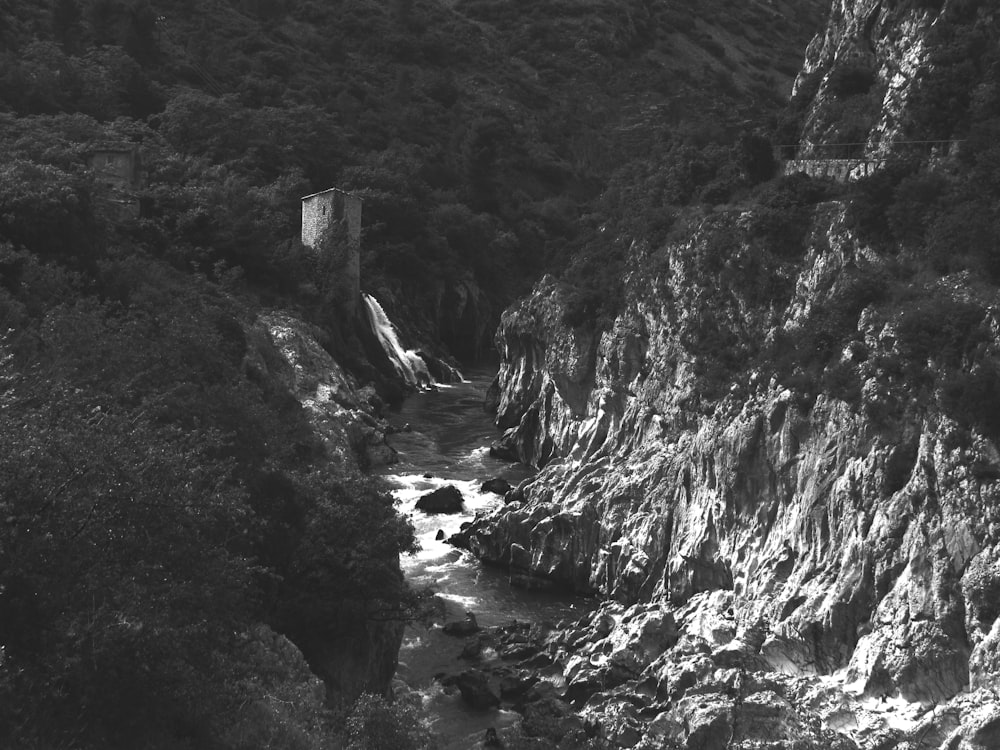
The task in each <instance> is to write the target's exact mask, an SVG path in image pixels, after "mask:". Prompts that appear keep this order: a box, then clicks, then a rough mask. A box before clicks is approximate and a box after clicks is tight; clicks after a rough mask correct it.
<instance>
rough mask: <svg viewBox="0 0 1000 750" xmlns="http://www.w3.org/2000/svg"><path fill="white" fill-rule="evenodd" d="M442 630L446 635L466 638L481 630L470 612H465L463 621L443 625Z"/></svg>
mask: <svg viewBox="0 0 1000 750" xmlns="http://www.w3.org/2000/svg"><path fill="white" fill-rule="evenodd" d="M442 630H444V632H445V633H447V634H448V635H454V636H459V637H461V638H466V637H468V636H470V635H474V634H475V633H478V632H479V631H480V630H481V628H480V627H479V623H477V622H476V616H475V615H474V614H473V613H472V612H466V613H465V619H464V620H455V621H454V622H449V623H445V626H444V627H443V628H442Z"/></svg>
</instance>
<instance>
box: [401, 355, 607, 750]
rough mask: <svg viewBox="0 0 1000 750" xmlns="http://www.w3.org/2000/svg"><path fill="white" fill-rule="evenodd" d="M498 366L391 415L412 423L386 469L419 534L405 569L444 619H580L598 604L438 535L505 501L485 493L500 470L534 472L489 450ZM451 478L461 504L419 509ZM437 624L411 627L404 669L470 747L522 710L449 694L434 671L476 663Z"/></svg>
mask: <svg viewBox="0 0 1000 750" xmlns="http://www.w3.org/2000/svg"><path fill="white" fill-rule="evenodd" d="M493 374H494V371H493V370H487V369H480V370H474V371H471V372H467V373H466V374H465V377H466V378H467V380H466V381H465V382H463V383H457V384H453V385H444V386H438V387H437V390H428V391H422V392H420V393H417V394H415V395H413V396H410V397H409V398H408V399H407V400H406V401H405V402H404V403H403V405H402V406H401V407H400V409H399V410H398V411H397V412H395V413H393V414H392V415H391V420H390V421H391V422H392V424H393V425H394V426H396V427H397V428H401V427H403V426H404V425H408V426H409V429H408V431H405V432H397V433H396V434H393V435H392V436H391V437H390V438H389V442H390V443H391V445H392V446H393V447H394V448H395V449H396V450H397V451H399V459H400V460H399V462H398V463H396V464H393V465H392V466H390V467H388V468H387V469H386V470H385V471H384V472H383V475H384V477H385V479H386V480H387V481H388V482H389V484H390V486H391V487H392V489H393V495H394V496H395V497H396V499H397V502H398V504H399V510H400V512H401V513H402V514H403V515H404V516H406V517H408V518H409V519H410V520H411V522H412V523H413V526H414V529H415V530H416V535H417V538H418V540H419V543H420V551H418V552H416V553H415V554H413V555H406V556H404V557H403V558H402V560H401V563H402V567H403V571H404V573H405V575H406V577H407V579H408V580H409V582H410V584H411V585H412V586H413V587H415V588H417V589H424V588H427V587H430V588H431V589H432V590H433V591H435V592H436V596H437V598H438V600H439V603H440V605H441V606H443V608H444V616H443V618H442V621H443V622H447V621H452V620H461V619H463V618H464V617H465V613H466V612H467V611H471V612H473V613H475V615H476V618H477V619H478V622H479V624H480V625H481V626H483V627H490V626H495V625H504V624H507V623H510V622H511V621H512V620H515V619H516V620H518V621H521V622H524V621H529V622H542V621H549V622H556V621H558V620H562V619H565V618H578V617H580V616H581V615H582V614H583V613H584V612H586V611H587V610H588V609H589V608H590V607H591V606H592V605H591V603H589V602H588V601H587V600H584V599H579V598H560V597H557V596H552V595H549V594H543V593H539V592H532V591H526V590H524V589H520V588H517V587H514V586H511V585H510V583H509V581H508V577H507V574H506V572H505V571H503V570H500V569H497V568H489V567H484V566H482V565H480V564H479V562H478V561H477V560H476V559H475V558H474V557H473V556H472V555H470V554H469V553H468V552H465V551H463V550H459V549H456V548H454V547H452V546H450V545H449V544H447V542H446V541H444V540H437V539H435V537H436V536H437V535H438V531H439V530H440V531H443V532H444V538H445V539H447V538H448V536H450V535H451V534H453V533H455V532H456V531H458V529H459V526H460V525H461V524H462V523H463V522H466V521H471V520H472V518H473V517H474V515H475V513H476V512H477V511H485V510H489V509H491V508H493V507H495V506H497V505H498V504H500V503H502V502H503V498H501V497H500V496H498V495H495V494H492V493H483V492H480V490H479V487H480V485H481V484H482V483H483V482H484V481H485V480H487V479H491V478H493V477H501V478H504V479H506V480H507V481H508V482H510V484H512V485H517V484H518V482H520V481H521V480H523V479H525V478H527V477H528V476H530V475H531V474H532V470H531V469H530V468H529V467H527V466H523V465H519V464H514V465H511V464H507V463H505V462H503V461H499V460H497V459H495V458H492V457H491V456H490V455H489V445H490V443H491V442H492V441H493V440H495V439H496V438H497V436H498V434H497V430H496V428H495V427H494V425H493V423H492V420H491V417H490V415H489V414H487V413H486V412H485V411H484V410H483V399H484V396H485V393H486V389H487V387H488V386H489V384H490V381H491V379H492V377H493ZM449 484H451V485H454V486H455V487H457V488H458V489H459V490H460V491H461V492H462V495H463V497H464V498H465V510H464V511H463V512H461V513H457V514H452V515H444V514H437V515H428V514H426V513H424V512H422V511H417V510H415V509H414V505H415V503H416V501H417V499H418V498H419V497H420V496H421V495H423V494H425V493H427V492H430V491H431V490H435V489H437V488H439V487H443V486H445V485H449ZM440 625H441V623H440V622H439V623H437V624H435V625H432V626H431V627H425V626H423V625H420V624H414V625H411V626H409V627H408V628H407V631H406V635H405V638H404V641H403V646H402V649H401V651H400V655H399V660H400V664H399V671H398V676H399V677H400V678H401V679H402V680H403V681H404V682H406V683H407V684H408V685H409V686H410V687H411V688H413V689H415V690H417V691H419V692H420V693H421V695H422V697H423V702H424V709H425V711H426V713H427V714H428V715H430V716H431V717H432V729H433V730H434V732H435V734H437V735H438V737H439V738H440V740H441V747H442V748H443V750H460V749H463V750H464V749H465V748H470V747H475V746H476V743H477V742H478V741H479V740H481V739H482V737H483V735H484V733H485V731H486V729H487V728H489V727H496V728H497V729H501V728H503V727H505V726H508V725H510V724H513V723H514V722H515V721H516V720H517V715H516V714H515V713H513V712H512V711H507V710H504V709H502V708H501V709H494V710H490V711H475V710H472V709H470V708H468V707H467V706H466V705H465V704H464V703H463V702H462V700H461V698H460V697H459V695H458V694H457V693H455V694H454V695H448V694H446V693H445V692H444V691H443V690H442V689H441V687H440V686H439V685H438V684H437V683H436V682H435V680H434V676H435V675H436V674H440V673H447V674H457V673H459V672H461V671H463V670H466V669H469V668H470V667H472V666H474V665H473V664H470V663H469V662H467V661H463V660H461V659H459V658H458V654H459V652H460V651H461V650H462V645H463V641H462V639H461V638H455V637H452V636H449V635H445V634H444V633H443V632H442V631H441V627H440Z"/></svg>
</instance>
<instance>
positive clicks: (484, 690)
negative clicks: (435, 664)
mask: <svg viewBox="0 0 1000 750" xmlns="http://www.w3.org/2000/svg"><path fill="white" fill-rule="evenodd" d="M441 684H443V685H444V686H445V687H457V688H458V690H459V692H460V693H461V694H462V700H464V701H465V702H466V703H468V704H469V705H470V706H472V707H473V708H478V709H481V710H486V709H490V708H495V707H496V706H499V705H500V699H499V698H498V697H497V695H496V693H494V692H493V690H492V689H491V688H490V680H489V677H487V675H486V673H485V672H483V671H481V670H479V669H468V670H466V671H464V672H462V673H461V674H460V675H458V676H453V677H446V678H445V679H443V680H442V681H441Z"/></svg>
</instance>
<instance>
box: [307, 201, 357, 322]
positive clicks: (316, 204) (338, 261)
mask: <svg viewBox="0 0 1000 750" xmlns="http://www.w3.org/2000/svg"><path fill="white" fill-rule="evenodd" d="M361 208H362V201H361V199H360V198H358V197H357V196H355V195H351V194H350V193H345V192H344V191H343V190H338V189H337V188H330V189H329V190H324V191H323V192H321V193H314V194H313V195H307V196H305V197H304V198H303V199H302V244H303V245H305V246H306V247H309V248H312V249H314V250H319V249H321V248H323V241H324V238H326V237H328V236H329V235H330V233H331V230H332V228H333V227H334V225H335V224H336V223H338V222H343V223H344V225H346V237H347V242H346V243H344V242H341V243H331V244H330V245H329V246H328V247H325V248H323V249H324V250H325V251H326V252H328V253H330V254H331V255H330V256H329V257H325V258H322V259H321V262H320V263H319V268H321V269H323V275H324V278H320V279H317V282H318V284H319V285H320V286H321V287H322V288H328V289H330V290H331V292H332V294H333V297H334V300H335V301H336V303H337V306H338V307H339V308H340V310H341V311H342V312H343V313H344V314H345V315H347V316H349V317H350V316H353V315H354V314H355V312H356V310H357V304H358V297H359V296H360V294H361V259H360V255H361Z"/></svg>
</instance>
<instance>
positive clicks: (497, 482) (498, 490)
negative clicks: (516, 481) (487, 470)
mask: <svg viewBox="0 0 1000 750" xmlns="http://www.w3.org/2000/svg"><path fill="white" fill-rule="evenodd" d="M512 489H513V488H512V487H511V485H510V482H508V481H507V480H506V479H501V478H500V477H494V478H493V479H488V480H486V481H485V482H483V484H482V486H481V487H480V488H479V491H480V492H492V493H493V494H494V495H506V494H507V493H508V492H510V491H511V490H512Z"/></svg>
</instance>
